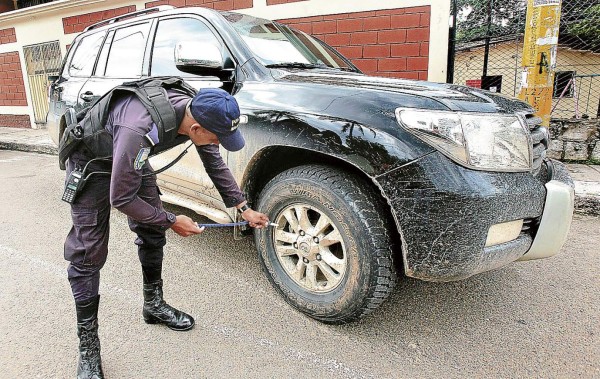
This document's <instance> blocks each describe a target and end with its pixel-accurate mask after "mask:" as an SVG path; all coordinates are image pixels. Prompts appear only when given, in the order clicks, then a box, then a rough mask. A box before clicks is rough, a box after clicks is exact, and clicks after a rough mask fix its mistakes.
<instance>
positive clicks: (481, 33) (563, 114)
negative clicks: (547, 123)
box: [448, 0, 600, 119]
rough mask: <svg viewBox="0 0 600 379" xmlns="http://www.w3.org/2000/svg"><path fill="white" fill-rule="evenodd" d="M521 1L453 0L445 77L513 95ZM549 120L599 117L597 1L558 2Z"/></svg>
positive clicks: (516, 87)
mask: <svg viewBox="0 0 600 379" xmlns="http://www.w3.org/2000/svg"><path fill="white" fill-rule="evenodd" d="M526 12H527V1H526V0H453V15H454V20H455V27H454V28H453V30H452V32H451V38H452V40H451V41H450V45H451V52H450V62H449V68H448V72H449V76H448V81H449V82H451V83H456V84H462V85H468V86H471V87H478V88H483V89H487V90H491V91H496V92H501V93H503V94H507V95H510V96H517V95H518V94H519V92H520V84H521V58H522V54H523V37H524V34H525V25H526ZM555 72H556V75H555V79H554V92H553V111H552V118H555V119H556V118H573V117H575V118H586V117H589V118H598V117H600V0H563V1H562V8H561V22H560V33H559V40H558V51H557V57H556V69H555Z"/></svg>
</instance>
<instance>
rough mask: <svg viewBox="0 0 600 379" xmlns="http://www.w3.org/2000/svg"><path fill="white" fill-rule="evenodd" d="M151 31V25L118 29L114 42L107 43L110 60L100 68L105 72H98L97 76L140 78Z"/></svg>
mask: <svg viewBox="0 0 600 379" xmlns="http://www.w3.org/2000/svg"><path fill="white" fill-rule="evenodd" d="M149 31H150V24H149V23H145V24H138V25H133V26H129V27H126V28H121V29H118V30H117V31H116V32H115V34H114V37H113V38H112V41H107V45H108V44H109V43H110V46H107V48H108V50H109V53H108V60H107V61H106V67H102V68H99V69H100V70H101V71H102V69H103V71H104V72H98V71H97V72H96V76H110V77H123V78H131V77H140V76H142V65H143V61H144V51H145V50H146V41H147V39H148V33H149Z"/></svg>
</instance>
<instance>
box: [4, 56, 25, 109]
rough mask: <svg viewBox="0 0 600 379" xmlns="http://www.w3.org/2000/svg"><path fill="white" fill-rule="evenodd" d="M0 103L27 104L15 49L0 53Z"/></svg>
mask: <svg viewBox="0 0 600 379" xmlns="http://www.w3.org/2000/svg"><path fill="white" fill-rule="evenodd" d="M0 105H22V106H27V97H26V96H25V83H24V82H23V71H22V70H21V62H20V61H19V53H18V52H16V51H13V52H10V53H2V54H0Z"/></svg>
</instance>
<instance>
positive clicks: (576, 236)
mask: <svg viewBox="0 0 600 379" xmlns="http://www.w3.org/2000/svg"><path fill="white" fill-rule="evenodd" d="M63 176H64V174H63V172H61V171H60V170H59V169H58V164H57V158H56V157H55V156H46V155H36V154H27V153H22V152H13V151H5V150H0V191H1V193H2V196H0V209H1V212H2V213H1V215H2V217H1V218H0V378H2V379H3V378H69V377H74V376H75V375H74V371H75V364H76V359H77V342H78V341H77V336H76V330H75V311H74V305H73V300H72V297H71V294H70V288H69V285H68V282H67V279H66V272H65V269H66V266H67V263H66V262H65V261H64V260H63V257H62V244H63V241H64V237H65V235H66V233H67V232H68V229H69V227H70V218H69V208H68V206H67V205H66V204H65V203H63V202H62V201H60V200H59V198H60V196H61V194H62V182H63ZM169 208H170V209H171V210H173V211H176V212H185V211H184V210H182V209H180V208H175V207H169ZM187 214H188V215H190V216H192V214H191V213H189V212H188V213H187ZM194 217H195V218H197V219H198V221H208V220H206V219H203V218H200V217H197V216H194ZM111 231H112V234H111V242H110V255H109V258H108V262H107V264H106V266H105V268H104V269H103V271H102V286H101V295H102V298H101V305H100V337H101V343H102V357H103V365H104V370H105V373H106V375H107V377H108V378H165V377H172V378H298V377H302V378H346V377H348V378H370V377H373V378H465V377H477V378H489V377H498V378H515V377H543V378H592V377H600V337H599V336H600V312H599V309H600V255H599V254H598V242H599V240H600V239H599V237H600V219H599V218H589V217H582V216H577V217H576V219H575V221H574V224H573V227H572V230H571V235H570V238H569V240H568V242H567V245H566V247H565V248H564V250H563V252H562V253H561V254H560V255H558V256H556V257H553V258H551V259H546V260H542V261H537V262H525V263H515V264H512V265H510V266H508V267H506V268H503V269H501V270H498V271H494V272H491V273H485V274H482V275H479V276H477V277H475V278H471V279H468V280H465V281H462V282H456V283H445V284H444V283H425V282H420V281H416V280H411V279H405V280H403V281H401V282H400V284H399V285H398V286H397V288H396V290H395V292H394V293H393V295H392V296H391V297H390V299H389V300H388V301H387V302H386V303H385V304H384V305H383V306H382V307H380V308H379V309H378V310H377V311H376V312H374V314H372V315H370V316H368V317H367V318H365V319H363V320H361V321H360V322H357V323H354V324H350V325H344V326H327V325H323V324H320V323H319V322H316V321H313V320H312V319H309V318H307V317H305V316H303V315H302V314H300V313H298V312H296V311H295V310H294V309H292V308H291V307H290V306H288V305H287V304H286V303H285V302H284V301H283V299H281V298H280V297H279V296H278V294H277V293H276V292H275V290H274V289H272V288H271V287H270V284H269V283H268V281H267V279H266V278H265V277H264V275H263V273H262V271H261V269H260V266H259V262H258V258H257V256H256V253H255V250H254V248H253V243H252V241H251V240H242V241H235V240H233V239H232V238H231V235H230V232H228V231H226V230H211V231H209V232H206V233H204V234H203V235H201V236H197V237H190V238H187V239H185V238H181V237H179V236H177V235H175V234H174V233H172V232H169V233H170V234H169V243H168V244H167V249H166V255H165V264H164V266H165V270H164V279H165V298H166V299H167V301H169V302H170V303H172V304H173V305H176V306H178V307H180V308H181V309H183V310H186V311H189V312H190V313H191V314H192V315H194V316H195V317H196V321H197V324H196V328H195V329H193V330H192V331H190V332H184V333H181V332H180V333H178V332H173V331H170V330H169V329H167V328H165V327H163V326H156V325H146V324H145V323H144V322H143V320H142V317H141V305H142V294H141V273H140V267H139V262H138V260H137V254H136V252H135V251H136V250H135V248H134V245H133V238H134V237H133V234H132V233H131V232H130V231H129V230H128V228H127V221H126V218H125V217H124V216H123V215H122V214H120V213H119V212H117V211H113V214H112V223H111Z"/></svg>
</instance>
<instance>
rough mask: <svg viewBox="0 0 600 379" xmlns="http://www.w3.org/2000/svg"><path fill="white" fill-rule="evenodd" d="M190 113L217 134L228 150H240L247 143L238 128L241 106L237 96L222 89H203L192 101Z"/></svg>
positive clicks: (203, 125)
mask: <svg viewBox="0 0 600 379" xmlns="http://www.w3.org/2000/svg"><path fill="white" fill-rule="evenodd" d="M190 113H191V114H192V117H194V120H196V121H197V122H198V123H199V124H200V125H201V126H202V127H203V128H204V129H206V130H208V131H209V132H212V133H214V134H215V135H216V136H217V138H218V139H219V143H220V144H221V145H223V147H224V148H225V149H226V150H228V151H238V150H241V149H242V148H243V147H244V145H245V144H246V141H244V137H243V136H242V133H240V131H239V130H238V126H239V124H240V107H239V106H238V103H237V101H236V100H235V98H234V97H233V96H231V95H230V94H228V93H227V92H225V91H223V90H222V89H219V88H203V89H201V90H200V91H199V92H198V94H196V96H194V98H193V99H192V102H191V103H190Z"/></svg>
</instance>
